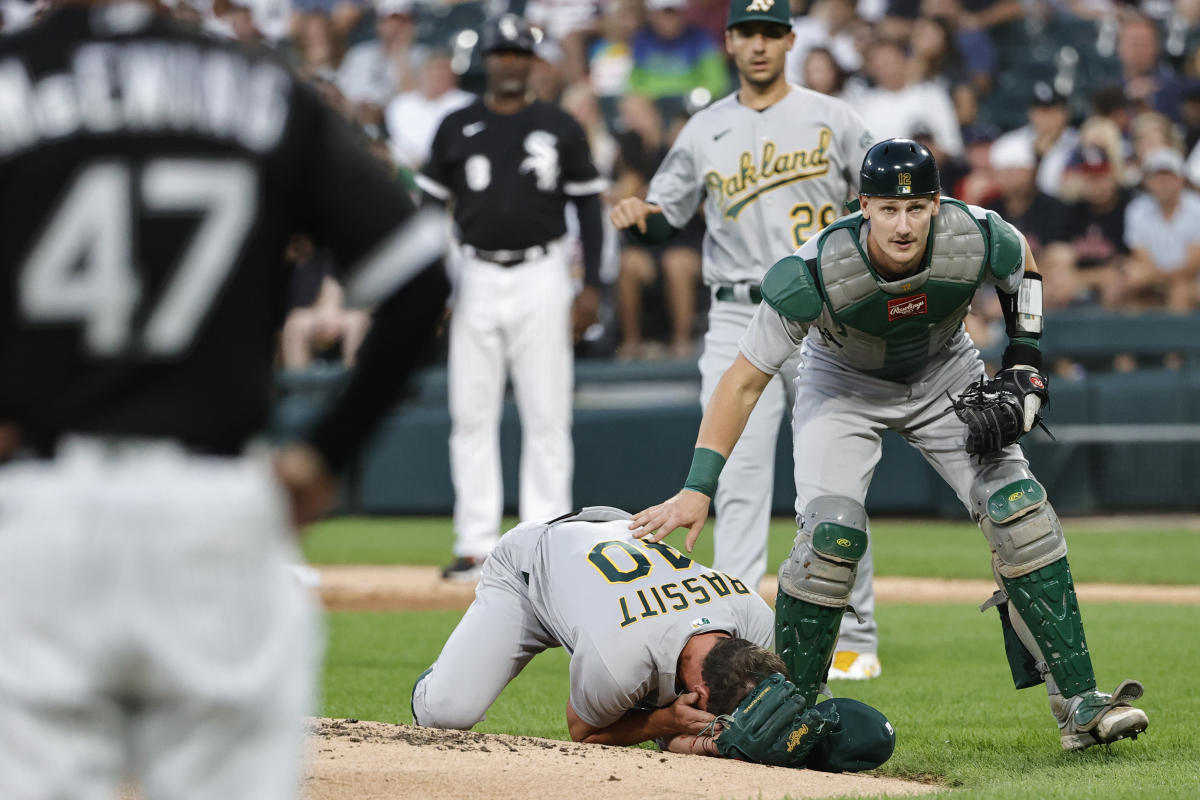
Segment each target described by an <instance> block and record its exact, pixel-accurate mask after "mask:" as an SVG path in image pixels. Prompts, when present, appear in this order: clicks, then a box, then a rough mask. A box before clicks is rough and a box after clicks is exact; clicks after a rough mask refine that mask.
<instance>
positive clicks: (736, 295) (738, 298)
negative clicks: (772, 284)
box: [717, 283, 762, 303]
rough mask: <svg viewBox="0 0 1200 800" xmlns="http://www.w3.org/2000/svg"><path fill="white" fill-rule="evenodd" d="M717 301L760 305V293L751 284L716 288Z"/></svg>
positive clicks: (755, 286) (756, 287)
mask: <svg viewBox="0 0 1200 800" xmlns="http://www.w3.org/2000/svg"><path fill="white" fill-rule="evenodd" d="M717 299H718V300H723V301H725V302H727V303H761V302H762V291H761V290H760V289H759V288H758V286H757V285H756V284H753V283H749V284H747V283H740V284H738V285H736V286H718V287H717Z"/></svg>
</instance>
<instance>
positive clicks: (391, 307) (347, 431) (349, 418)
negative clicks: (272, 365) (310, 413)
mask: <svg viewBox="0 0 1200 800" xmlns="http://www.w3.org/2000/svg"><path fill="white" fill-rule="evenodd" d="M449 293H450V284H449V282H448V281H447V280H446V272H445V269H444V267H443V265H442V263H441V262H440V261H438V262H436V263H434V264H431V265H430V266H429V267H427V268H426V269H425V270H424V271H423V272H421V273H420V274H419V275H417V276H416V277H415V278H413V279H412V280H411V281H409V283H408V284H407V285H406V286H404V288H402V289H400V290H399V291H398V292H396V293H394V294H393V295H392V296H391V297H390V298H388V299H387V300H385V301H384V302H383V303H382V304H381V305H380V306H379V308H378V309H377V310H376V311H375V314H374V318H373V321H372V323H371V331H370V333H368V334H367V338H366V339H365V340H364V341H363V343H362V346H361V347H360V348H359V351H358V357H357V364H356V366H355V368H354V371H353V373H352V374H351V376H350V381H349V383H348V384H347V386H346V388H345V391H343V392H342V393H341V394H340V395H339V396H338V397H337V398H336V399H335V400H334V401H333V404H332V406H331V407H330V408H329V409H327V410H326V411H325V413H323V414H322V415H321V417H320V419H319V420H318V421H317V424H316V425H315V426H314V428H313V430H312V431H311V432H310V433H309V434H308V436H307V437H306V438H307V440H308V442H309V443H310V444H311V445H312V446H313V447H314V448H315V449H316V451H317V452H318V453H320V454H321V457H322V458H323V459H324V460H325V463H326V465H327V466H328V467H329V469H330V471H331V472H333V473H335V474H336V473H338V472H340V471H341V470H342V469H343V468H344V467H345V465H346V463H347V462H348V461H349V460H350V458H351V457H353V455H354V454H355V453H357V452H358V450H359V448H361V447H362V445H363V443H364V442H366V440H367V437H368V436H370V435H371V433H372V431H374V430H375V426H376V425H377V424H378V423H379V421H380V420H381V419H382V418H383V416H384V415H385V414H386V413H387V412H388V411H389V410H390V409H391V407H392V404H393V403H394V402H395V400H396V397H397V396H398V395H399V393H400V390H401V388H403V386H404V384H405V382H406V380H407V379H408V377H409V375H411V374H412V373H413V372H414V371H416V369H417V368H418V367H419V366H421V363H422V361H423V359H424V357H425V354H426V353H427V352H428V350H429V345H430V342H432V341H433V338H434V335H435V333H436V331H437V326H438V322H439V321H440V320H441V318H442V311H443V309H444V307H445V302H446V297H447V296H448V295H449Z"/></svg>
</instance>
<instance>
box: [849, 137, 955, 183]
mask: <svg viewBox="0 0 1200 800" xmlns="http://www.w3.org/2000/svg"><path fill="white" fill-rule="evenodd" d="M860 175H861V188H860V189H859V193H860V194H865V195H869V196H871V197H908V196H910V195H929V194H938V193H940V192H941V190H942V181H941V178H940V177H939V176H938V168H937V162H936V161H935V160H934V158H933V153H931V152H929V148H928V147H926V146H925V145H923V144H920V143H918V142H914V141H913V140H912V139H886V140H884V141H882V142H879V143H878V144H876V145H874V146H873V147H872V148H871V149H870V150H868V151H867V155H866V157H865V158H864V159H863V163H862V171H861V173H860Z"/></svg>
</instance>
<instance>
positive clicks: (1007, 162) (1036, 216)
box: [990, 137, 1066, 264]
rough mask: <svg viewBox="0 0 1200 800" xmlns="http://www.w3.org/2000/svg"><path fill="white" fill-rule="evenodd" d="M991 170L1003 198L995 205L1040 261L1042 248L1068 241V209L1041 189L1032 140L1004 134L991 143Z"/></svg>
mask: <svg viewBox="0 0 1200 800" xmlns="http://www.w3.org/2000/svg"><path fill="white" fill-rule="evenodd" d="M990 158H991V162H992V173H993V174H994V175H995V179H996V188H997V189H999V191H1000V201H999V202H998V203H996V205H995V206H994V208H995V209H996V211H997V212H999V214H1000V215H1001V216H1002V217H1004V219H1006V220H1007V221H1008V222H1010V223H1012V224H1013V226H1014V227H1016V228H1017V230H1019V231H1021V232H1023V233H1024V234H1025V238H1026V239H1027V240H1028V241H1029V247H1030V249H1031V250H1032V251H1033V257H1034V258H1035V259H1037V261H1038V263H1039V264H1041V251H1042V248H1043V247H1044V246H1046V245H1048V244H1050V243H1052V242H1062V241H1065V239H1064V235H1063V230H1062V223H1063V219H1064V217H1065V215H1066V209H1065V207H1064V206H1063V204H1062V203H1061V202H1059V201H1058V200H1057V199H1056V198H1054V197H1051V196H1050V195H1048V194H1046V193H1045V192H1043V191H1042V190H1041V189H1039V188H1038V185H1037V181H1036V167H1037V158H1036V157H1035V155H1034V152H1033V143H1032V142H1030V141H1029V140H1027V139H1024V138H1021V137H1001V138H999V139H997V140H996V141H995V142H993V143H992V149H991V154H990Z"/></svg>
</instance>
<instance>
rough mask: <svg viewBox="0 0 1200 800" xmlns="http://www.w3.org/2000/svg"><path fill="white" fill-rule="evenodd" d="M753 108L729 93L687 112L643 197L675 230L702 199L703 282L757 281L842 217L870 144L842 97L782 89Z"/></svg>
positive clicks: (855, 188)
mask: <svg viewBox="0 0 1200 800" xmlns="http://www.w3.org/2000/svg"><path fill="white" fill-rule="evenodd" d="M790 89H791V91H789V92H788V94H787V95H786V96H785V97H784V98H783V99H782V100H780V101H779V102H777V103H775V104H774V105H772V106H770V107H769V108H766V109H764V110H762V111H754V110H753V109H750V108H747V107H746V106H743V105H742V104H741V103H739V102H738V99H737V92H734V93H733V94H730V95H728V96H727V97H724V98H722V99H721V100H718V101H717V102H716V103H713V104H712V105H711V106H709V107H708V108H706V109H704V110H703V111H700V112H699V113H697V114H696V116H694V117H692V118H691V119H690V120H689V121H688V123H687V124H686V125H685V126H684V127H683V130H682V131H680V133H679V137H678V138H677V139H676V140H675V144H674V145H673V146H672V147H671V151H670V152H669V153H668V154H667V157H666V159H665V160H664V161H663V163H662V165H661V166H660V167H659V168H658V172H657V173H655V175H654V178H653V180H651V181H650V190H649V193H648V195H647V199H648V201H649V202H651V203H656V204H658V205H661V206H662V207H663V214H664V215H665V216H666V218H667V221H668V222H670V223H671V224H672V225H673V226H675V227H676V228H682V227H683V226H684V225H686V224H687V221H688V220H689V219H691V217H692V214H694V213H695V212H696V209H697V208H698V207H699V206H700V204H701V202H703V203H704V221H705V226H706V231H705V234H704V253H703V255H704V260H703V269H704V282H705V283H706V284H709V285H714V284H717V285H723V284H733V283H740V282H744V281H753V282H757V281H759V280H760V279H762V276H763V274H764V273H765V272H766V271H767V269H768V268H769V267H770V266H771V265H772V264H774V263H775V262H776V261H777V260H779V259H780V258H781V257H782V256H785V255H787V254H788V253H789V252H791V251H792V250H794V249H795V248H797V247H799V246H800V245H801V244H803V243H804V242H805V241H807V240H808V239H810V238H811V237H813V236H814V235H815V234H816V233H817V231H819V230H820V229H821V228H823V227H824V226H825V225H828V224H829V223H830V222H832V221H833V220H835V219H837V217H838V216H840V215H841V213H842V210H843V204H844V202H845V201H846V200H847V199H848V198H850V197H853V196H854V195H855V194H856V193H857V192H858V173H859V169H860V167H861V165H862V160H863V156H864V155H866V151H867V148H868V147H870V145H871V144H872V139H871V136H870V134H869V133H868V132H867V130H866V128H865V127H864V125H863V121H862V119H861V118H860V117H859V116H858V113H857V112H855V111H854V110H853V109H851V108H850V106H849V105H847V104H846V103H844V102H843V101H841V100H839V99H837V98H834V97H829V96H828V95H824V94H821V93H819V92H814V91H811V90H809V89H804V88H801V87H799V86H791V87H790Z"/></svg>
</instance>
